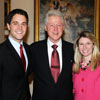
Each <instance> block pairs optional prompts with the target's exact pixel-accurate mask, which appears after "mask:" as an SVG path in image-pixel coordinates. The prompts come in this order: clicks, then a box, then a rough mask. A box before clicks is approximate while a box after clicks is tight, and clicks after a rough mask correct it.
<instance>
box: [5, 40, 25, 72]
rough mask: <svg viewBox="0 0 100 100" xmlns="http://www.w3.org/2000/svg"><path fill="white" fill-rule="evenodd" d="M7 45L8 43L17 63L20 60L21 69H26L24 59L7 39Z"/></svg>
mask: <svg viewBox="0 0 100 100" xmlns="http://www.w3.org/2000/svg"><path fill="white" fill-rule="evenodd" d="M6 45H7V48H8V49H9V51H8V52H9V53H10V55H11V56H12V57H13V59H15V61H16V63H17V62H18V63H17V64H19V65H20V66H21V69H22V70H23V71H24V67H22V66H23V63H22V61H21V59H20V56H19V55H18V53H17V51H16V50H15V48H14V47H13V46H12V44H11V43H10V41H9V40H7V41H6ZM18 67H19V66H18Z"/></svg>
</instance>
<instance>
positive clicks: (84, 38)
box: [73, 31, 100, 100]
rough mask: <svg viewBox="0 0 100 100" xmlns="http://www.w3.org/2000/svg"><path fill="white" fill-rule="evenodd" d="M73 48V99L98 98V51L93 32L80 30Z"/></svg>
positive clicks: (99, 73) (99, 79) (99, 69)
mask: <svg viewBox="0 0 100 100" xmlns="http://www.w3.org/2000/svg"><path fill="white" fill-rule="evenodd" d="M74 49H75V54H74V61H75V63H74V65H73V93H74V94H75V95H74V100H100V53H99V48H98V45H97V40H96V38H95V36H94V34H93V33H90V32H88V31H84V32H82V33H81V34H80V35H79V36H78V38H77V39H76V41H75V44H74Z"/></svg>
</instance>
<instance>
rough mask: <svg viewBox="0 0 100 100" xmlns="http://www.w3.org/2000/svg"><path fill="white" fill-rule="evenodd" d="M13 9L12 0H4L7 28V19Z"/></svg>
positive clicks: (5, 27)
mask: <svg viewBox="0 0 100 100" xmlns="http://www.w3.org/2000/svg"><path fill="white" fill-rule="evenodd" d="M10 10H11V0H4V29H7V26H6V19H7V16H8V14H9V12H10Z"/></svg>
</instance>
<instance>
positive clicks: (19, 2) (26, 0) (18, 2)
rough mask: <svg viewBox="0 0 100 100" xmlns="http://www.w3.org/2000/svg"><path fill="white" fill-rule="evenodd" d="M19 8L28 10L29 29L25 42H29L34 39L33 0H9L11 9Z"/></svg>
mask: <svg viewBox="0 0 100 100" xmlns="http://www.w3.org/2000/svg"><path fill="white" fill-rule="evenodd" d="M15 8H21V9H24V10H26V11H27V12H28V15H29V30H28V34H27V39H26V38H25V42H27V43H28V44H31V43H32V42H33V41H34V22H33V21H34V0H11V10H12V9H15Z"/></svg>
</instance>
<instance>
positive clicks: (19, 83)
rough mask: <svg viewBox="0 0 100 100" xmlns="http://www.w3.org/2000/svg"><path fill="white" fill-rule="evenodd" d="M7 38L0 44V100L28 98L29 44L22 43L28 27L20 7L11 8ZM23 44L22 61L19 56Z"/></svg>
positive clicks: (26, 18) (25, 15) (27, 99)
mask: <svg viewBox="0 0 100 100" xmlns="http://www.w3.org/2000/svg"><path fill="white" fill-rule="evenodd" d="M7 27H8V30H9V36H8V39H7V40H6V41H5V42H3V43H2V44H0V100H30V92H29V84H28V73H27V72H28V70H29V69H28V68H29V66H30V64H31V63H30V62H31V59H30V52H29V46H28V45H27V44H25V43H23V40H22V39H23V37H24V36H25V34H26V31H27V27H28V14H27V12H26V11H24V10H22V9H14V10H12V11H11V12H10V13H9V15H8V19H7ZM20 44H21V45H22V46H23V48H22V49H23V55H24V56H23V58H25V59H24V63H23V62H22V59H21V57H20V56H22V55H20V52H21V51H20Z"/></svg>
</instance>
